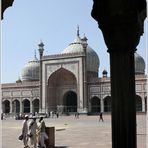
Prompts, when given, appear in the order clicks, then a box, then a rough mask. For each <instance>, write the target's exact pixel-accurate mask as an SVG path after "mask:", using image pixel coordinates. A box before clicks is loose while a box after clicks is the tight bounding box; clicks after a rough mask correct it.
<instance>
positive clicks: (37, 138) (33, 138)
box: [22, 115, 48, 148]
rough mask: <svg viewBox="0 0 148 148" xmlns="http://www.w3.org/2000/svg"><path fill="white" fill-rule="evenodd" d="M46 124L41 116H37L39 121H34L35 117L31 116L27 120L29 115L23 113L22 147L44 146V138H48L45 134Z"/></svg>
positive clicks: (41, 147)
mask: <svg viewBox="0 0 148 148" xmlns="http://www.w3.org/2000/svg"><path fill="white" fill-rule="evenodd" d="M45 128H46V125H45V122H44V120H43V117H40V118H39V122H38V123H37V122H36V117H35V116H33V117H32V120H31V121H30V122H29V116H28V115H25V119H24V121H23V126H22V136H23V139H22V140H23V144H24V148H37V147H40V148H46V145H45V140H47V139H48V136H47V134H46V131H45V130H46V129H45Z"/></svg>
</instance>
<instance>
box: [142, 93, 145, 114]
mask: <svg viewBox="0 0 148 148" xmlns="http://www.w3.org/2000/svg"><path fill="white" fill-rule="evenodd" d="M142 112H145V99H144V95H142Z"/></svg>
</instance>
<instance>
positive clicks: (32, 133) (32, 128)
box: [29, 116, 37, 148]
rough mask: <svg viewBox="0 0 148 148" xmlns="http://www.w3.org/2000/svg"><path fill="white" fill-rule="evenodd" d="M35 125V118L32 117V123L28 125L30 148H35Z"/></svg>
mask: <svg viewBox="0 0 148 148" xmlns="http://www.w3.org/2000/svg"><path fill="white" fill-rule="evenodd" d="M36 130H37V123H36V117H35V116H33V117H32V121H31V122H30V124H29V138H30V145H31V147H32V148H36V146H37V134H36Z"/></svg>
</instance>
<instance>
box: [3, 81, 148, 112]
mask: <svg viewBox="0 0 148 148" xmlns="http://www.w3.org/2000/svg"><path fill="white" fill-rule="evenodd" d="M52 80H54V79H52ZM73 80H75V79H73ZM59 82H60V81H59ZM51 95H53V94H51ZM54 95H55V94H54ZM55 96H56V95H55ZM56 102H59V103H57V105H55V107H54V106H52V105H53V104H52V105H51V104H49V103H51V102H49V101H48V109H49V111H50V110H55V109H54V108H56V110H57V107H58V110H59V111H60V112H77V108H78V104H77V102H78V98H77V93H76V92H74V91H71V90H69V91H67V92H65V93H64V94H63V95H62V97H61V98H60V97H59V100H57V101H55V102H54V103H56ZM90 102H91V111H90V112H91V113H98V112H111V96H106V97H104V98H103V99H100V98H98V97H97V96H94V97H92V98H91V99H90ZM2 107H3V112H4V113H10V112H12V113H20V112H21V113H30V112H32V113H33V112H39V99H34V100H33V101H30V100H29V99H24V100H23V101H22V102H20V101H19V100H17V99H15V100H13V101H12V105H11V101H10V100H4V101H3V103H2ZM21 108H22V109H21ZM136 111H137V112H146V111H147V97H145V98H144V99H142V98H141V97H140V96H139V95H136Z"/></svg>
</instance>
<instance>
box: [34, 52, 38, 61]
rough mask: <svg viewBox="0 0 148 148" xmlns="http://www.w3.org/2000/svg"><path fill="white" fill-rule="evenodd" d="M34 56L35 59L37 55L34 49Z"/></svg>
mask: <svg viewBox="0 0 148 148" xmlns="http://www.w3.org/2000/svg"><path fill="white" fill-rule="evenodd" d="M34 58H35V59H36V58H37V57H36V50H34Z"/></svg>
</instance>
